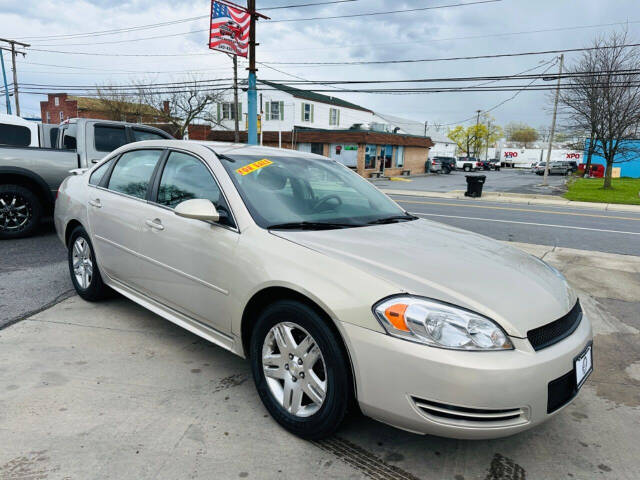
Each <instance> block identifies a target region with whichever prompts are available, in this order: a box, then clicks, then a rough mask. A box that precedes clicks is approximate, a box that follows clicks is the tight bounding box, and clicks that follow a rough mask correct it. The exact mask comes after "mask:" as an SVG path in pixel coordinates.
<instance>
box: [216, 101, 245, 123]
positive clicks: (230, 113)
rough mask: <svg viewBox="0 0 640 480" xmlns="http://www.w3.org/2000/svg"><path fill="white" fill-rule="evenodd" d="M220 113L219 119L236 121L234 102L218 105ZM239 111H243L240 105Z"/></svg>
mask: <svg viewBox="0 0 640 480" xmlns="http://www.w3.org/2000/svg"><path fill="white" fill-rule="evenodd" d="M218 107H219V111H218V117H219V118H220V120H235V119H236V109H235V108H234V107H235V105H234V103H233V102H225V103H219V104H218ZM238 111H242V106H241V104H240V103H238Z"/></svg>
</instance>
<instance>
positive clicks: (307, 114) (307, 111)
mask: <svg viewBox="0 0 640 480" xmlns="http://www.w3.org/2000/svg"><path fill="white" fill-rule="evenodd" d="M302 121H303V122H307V123H313V105H312V104H310V103H303V104H302Z"/></svg>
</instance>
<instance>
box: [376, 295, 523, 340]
mask: <svg viewBox="0 0 640 480" xmlns="http://www.w3.org/2000/svg"><path fill="white" fill-rule="evenodd" d="M373 311H374V312H375V314H376V316H377V317H378V320H379V321H380V323H381V324H382V326H383V327H384V329H385V330H386V331H387V333H388V334H389V335H392V336H394V337H398V338H403V339H405V340H410V341H413V342H418V343H424V344H426V345H431V346H434V347H440V348H449V349H452V350H509V349H512V348H513V345H512V344H511V341H510V340H509V337H507V334H506V333H505V332H504V330H502V328H500V326H499V325H497V324H496V323H494V322H493V321H491V320H489V319H488V318H485V317H481V316H480V315H478V314H475V313H473V312H470V311H468V310H464V309H462V308H456V307H452V306H450V305H447V304H444V303H440V302H436V301H434V300H428V299H426V298H418V297H410V296H399V297H393V298H390V299H387V300H384V301H382V302H380V303H378V304H377V305H375V306H374V307H373Z"/></svg>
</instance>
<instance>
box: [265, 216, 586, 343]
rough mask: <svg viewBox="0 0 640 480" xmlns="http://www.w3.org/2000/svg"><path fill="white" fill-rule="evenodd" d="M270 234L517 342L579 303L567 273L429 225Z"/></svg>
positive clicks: (505, 247)
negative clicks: (492, 324)
mask: <svg viewBox="0 0 640 480" xmlns="http://www.w3.org/2000/svg"><path fill="white" fill-rule="evenodd" d="M272 233H273V234H275V235H277V236H279V237H282V238H285V239H287V240H289V241H292V242H295V243H297V244H299V245H302V246H306V247H308V248H310V249H313V250H315V251H317V252H321V253H323V254H325V255H329V256H331V257H333V258H336V259H340V260H342V261H344V262H347V263H349V264H351V265H353V266H356V267H358V268H360V269H362V270H365V271H367V272H369V273H370V274H373V275H374V276H376V277H378V278H382V279H384V280H385V281H388V282H391V283H393V284H395V285H397V287H398V293H403V292H406V293H410V294H413V295H420V296H425V297H429V298H432V299H436V300H440V301H443V302H448V303H452V304H455V305H458V306H461V307H464V308H467V309H470V310H473V311H476V312H478V313H480V314H482V315H485V316H487V317H489V318H491V319H493V320H495V321H497V322H498V323H499V324H500V325H501V326H502V327H503V328H504V329H505V330H506V331H507V333H508V334H509V335H511V336H515V337H526V334H527V331H529V330H531V329H532V328H536V327H539V326H541V325H545V324H547V323H550V322H552V321H554V320H557V319H559V318H560V317H562V316H563V315H565V314H566V313H567V312H568V311H569V310H570V309H571V308H572V307H573V305H574V304H575V302H576V295H575V293H574V291H573V290H572V289H571V287H569V285H568V283H567V281H566V280H565V278H564V277H563V276H562V274H560V273H559V272H558V271H557V270H556V269H555V268H553V267H550V266H549V265H547V264H546V263H544V262H542V261H541V260H539V259H537V258H536V257H534V256H532V255H529V254H527V253H524V252H523V251H521V250H519V249H517V248H514V247H511V246H508V245H506V244H504V243H501V242H498V241H496V240H492V239H490V238H487V237H484V236H482V235H478V234H475V233H472V232H469V231H466V230H461V229H458V228H455V227H451V226H448V225H444V224H441V223H437V222H433V221H429V220H423V219H419V220H414V221H411V222H399V223H394V224H388V225H376V226H371V227H362V228H348V229H338V230H322V231H272ZM354 288H367V286H366V285H357V286H354Z"/></svg>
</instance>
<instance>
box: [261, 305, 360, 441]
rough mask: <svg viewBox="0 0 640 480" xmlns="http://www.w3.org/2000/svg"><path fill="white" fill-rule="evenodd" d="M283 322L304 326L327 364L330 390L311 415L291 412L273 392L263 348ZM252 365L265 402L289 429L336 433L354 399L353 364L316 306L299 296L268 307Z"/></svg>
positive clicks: (313, 434) (310, 435)
mask: <svg viewBox="0 0 640 480" xmlns="http://www.w3.org/2000/svg"><path fill="white" fill-rule="evenodd" d="M281 322H293V323H295V324H297V325H299V326H301V327H302V328H304V329H305V330H306V331H307V332H308V333H309V334H310V335H311V337H313V340H315V342H316V345H317V346H318V347H319V348H320V351H321V353H322V357H323V359H324V363H325V365H326V382H327V391H326V395H325V398H324V402H323V403H322V406H321V407H320V409H319V410H318V411H317V412H316V413H314V414H313V415H310V416H308V417H299V416H295V415H293V414H291V413H289V412H287V411H286V410H285V409H284V407H283V406H282V405H281V404H280V403H279V402H278V401H277V400H276V399H275V397H274V396H273V394H272V393H271V391H270V389H269V386H268V385H267V381H266V378H265V374H264V370H263V365H262V348H263V345H264V342H265V338H266V337H267V335H268V333H269V331H270V330H271V328H272V327H274V326H275V325H276V324H278V323H281ZM250 356H251V369H252V371H253V379H254V381H255V384H256V389H257V390H258V395H259V396H260V399H261V400H262V403H263V404H264V406H265V407H266V409H267V410H268V411H269V413H270V414H271V416H272V417H273V418H274V419H275V420H276V421H277V422H278V423H279V424H280V425H281V426H282V427H283V428H285V429H286V430H288V431H289V432H291V433H293V434H294V435H297V436H299V437H301V438H304V439H307V440H318V439H321V438H325V437H327V436H329V435H331V434H333V433H334V432H335V431H336V430H337V429H338V427H339V426H340V424H341V423H342V421H343V419H344V417H345V415H346V413H347V410H348V407H349V405H350V403H351V400H352V393H351V387H350V376H349V364H348V359H347V358H346V357H345V353H344V352H343V349H342V347H341V344H340V343H339V340H338V339H337V338H336V334H335V333H334V332H333V330H332V329H331V328H330V327H329V325H327V323H326V322H325V320H324V319H323V318H322V317H321V316H320V315H319V314H318V313H317V312H316V311H315V310H313V309H312V308H310V307H309V306H307V305H305V304H304V303H301V302H298V301H295V300H280V301H277V302H275V303H273V304H271V305H269V306H268V307H267V308H265V309H264V311H263V312H262V313H261V314H260V316H259V318H258V320H257V323H256V325H255V327H254V329H253V332H252V334H251V345H250Z"/></svg>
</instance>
